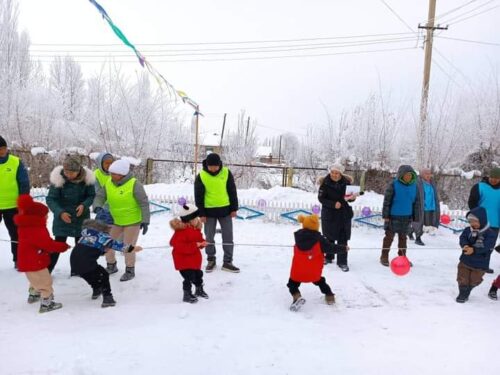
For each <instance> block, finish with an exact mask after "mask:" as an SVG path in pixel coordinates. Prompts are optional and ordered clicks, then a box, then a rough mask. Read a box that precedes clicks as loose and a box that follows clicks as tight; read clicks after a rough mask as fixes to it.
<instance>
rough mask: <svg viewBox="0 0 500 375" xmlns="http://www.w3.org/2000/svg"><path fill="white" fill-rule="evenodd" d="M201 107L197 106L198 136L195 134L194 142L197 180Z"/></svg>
mask: <svg viewBox="0 0 500 375" xmlns="http://www.w3.org/2000/svg"><path fill="white" fill-rule="evenodd" d="M199 110H200V107H199V106H198V105H197V106H196V112H195V116H196V130H195V132H196V134H195V141H194V177H195V178H196V175H197V174H198V148H199V147H198V133H199V126H200V124H199V119H200V111H199Z"/></svg>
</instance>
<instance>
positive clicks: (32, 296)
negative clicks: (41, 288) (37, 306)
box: [28, 286, 40, 304]
mask: <svg viewBox="0 0 500 375" xmlns="http://www.w3.org/2000/svg"><path fill="white" fill-rule="evenodd" d="M28 293H29V294H28V303H29V304H32V303H35V302H38V301H40V292H37V291H36V290H35V288H33V287H31V286H30V288H29V291H28Z"/></svg>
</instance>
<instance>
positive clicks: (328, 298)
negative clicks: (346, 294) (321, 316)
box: [325, 293, 335, 305]
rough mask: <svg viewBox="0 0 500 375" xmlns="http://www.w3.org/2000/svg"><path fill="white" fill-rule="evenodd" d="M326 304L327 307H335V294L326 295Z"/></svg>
mask: <svg viewBox="0 0 500 375" xmlns="http://www.w3.org/2000/svg"><path fill="white" fill-rule="evenodd" d="M325 302H326V304H327V305H333V304H334V303H335V294H333V293H332V294H326V295H325Z"/></svg>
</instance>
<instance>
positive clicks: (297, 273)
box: [287, 215, 347, 311]
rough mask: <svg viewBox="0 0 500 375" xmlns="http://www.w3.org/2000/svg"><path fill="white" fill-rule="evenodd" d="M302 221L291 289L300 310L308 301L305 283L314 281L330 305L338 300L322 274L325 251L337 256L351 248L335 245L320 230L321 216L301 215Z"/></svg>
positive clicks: (297, 235)
mask: <svg viewBox="0 0 500 375" xmlns="http://www.w3.org/2000/svg"><path fill="white" fill-rule="evenodd" d="M297 219H298V221H299V222H300V223H302V229H300V230H298V231H296V232H295V233H294V235H295V246H294V248H293V260H292V269H291V270H290V280H288V284H287V286H288V289H289V291H290V294H291V295H292V298H293V302H292V305H291V306H290V310H292V311H298V310H299V309H300V308H301V306H302V305H303V304H304V303H305V302H306V300H305V299H304V298H302V295H301V294H300V290H299V287H300V284H301V283H313V284H314V285H317V286H318V287H319V289H320V290H321V293H323V294H324V295H325V301H326V303H327V304H328V305H332V304H334V303H335V294H333V293H332V290H331V288H330V286H329V285H328V284H327V283H326V280H325V278H324V277H323V276H322V273H323V264H324V260H325V256H324V254H328V255H334V254H338V253H343V252H345V251H347V246H346V245H334V244H333V243H331V242H330V241H328V239H326V237H324V236H323V235H322V234H321V233H320V232H319V218H318V216H317V215H310V216H304V215H299V216H298V218H297Z"/></svg>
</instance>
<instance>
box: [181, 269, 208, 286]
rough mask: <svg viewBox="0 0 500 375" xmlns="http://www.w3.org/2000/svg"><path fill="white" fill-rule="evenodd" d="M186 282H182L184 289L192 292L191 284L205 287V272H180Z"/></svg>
mask: <svg viewBox="0 0 500 375" xmlns="http://www.w3.org/2000/svg"><path fill="white" fill-rule="evenodd" d="M179 272H180V274H181V275H182V277H183V279H184V281H183V282H182V289H184V290H191V284H193V285H195V286H202V285H203V271H202V270H182V271H179Z"/></svg>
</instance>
